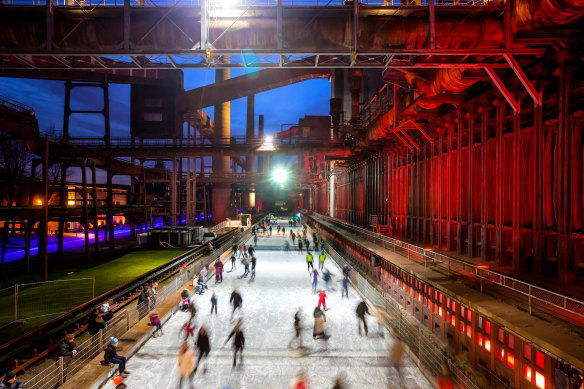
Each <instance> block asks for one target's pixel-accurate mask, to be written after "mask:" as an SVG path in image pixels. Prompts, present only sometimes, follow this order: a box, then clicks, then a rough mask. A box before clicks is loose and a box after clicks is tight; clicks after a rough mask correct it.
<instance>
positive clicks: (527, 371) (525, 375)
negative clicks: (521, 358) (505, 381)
mask: <svg viewBox="0 0 584 389" xmlns="http://www.w3.org/2000/svg"><path fill="white" fill-rule="evenodd" d="M523 378H525V379H526V380H527V381H530V382H531V367H529V366H528V365H523Z"/></svg>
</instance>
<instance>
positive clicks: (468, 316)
mask: <svg viewBox="0 0 584 389" xmlns="http://www.w3.org/2000/svg"><path fill="white" fill-rule="evenodd" d="M471 319H472V311H471V310H470V309H467V310H466V320H468V321H471Z"/></svg>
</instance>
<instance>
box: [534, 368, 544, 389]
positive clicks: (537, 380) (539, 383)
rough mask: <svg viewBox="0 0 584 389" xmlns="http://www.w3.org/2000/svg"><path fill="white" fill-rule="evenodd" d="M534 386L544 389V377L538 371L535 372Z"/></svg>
mask: <svg viewBox="0 0 584 389" xmlns="http://www.w3.org/2000/svg"><path fill="white" fill-rule="evenodd" d="M535 386H537V387H538V388H540V389H545V377H544V376H543V374H541V373H540V372H539V371H536V372H535Z"/></svg>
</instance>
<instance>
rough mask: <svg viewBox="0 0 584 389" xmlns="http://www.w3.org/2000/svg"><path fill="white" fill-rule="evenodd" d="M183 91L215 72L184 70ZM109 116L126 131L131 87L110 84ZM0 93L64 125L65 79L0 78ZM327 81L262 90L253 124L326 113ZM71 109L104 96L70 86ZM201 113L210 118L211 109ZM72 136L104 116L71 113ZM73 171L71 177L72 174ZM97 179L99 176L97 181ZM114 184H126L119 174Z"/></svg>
mask: <svg viewBox="0 0 584 389" xmlns="http://www.w3.org/2000/svg"><path fill="white" fill-rule="evenodd" d="M245 72H249V71H246V69H232V70H231V77H236V76H239V75H241V74H244V73H245ZM184 73H185V80H184V85H185V89H186V90H189V89H193V88H197V87H200V86H203V85H208V84H210V83H213V82H214V81H215V71H214V70H186V71H185V72H184ZM109 93H110V114H111V123H110V125H111V132H112V136H129V134H130V86H129V85H122V84H110V88H109ZM0 95H2V96H6V97H9V98H11V99H14V100H17V101H19V102H21V103H24V104H26V105H29V106H31V107H32V108H33V109H34V111H35V113H36V117H37V119H38V121H39V129H40V131H41V132H43V131H46V130H47V129H48V128H50V127H51V126H53V125H54V127H55V129H56V130H57V131H58V132H61V130H62V126H63V105H64V99H65V83H64V81H47V80H32V79H16V78H2V77H0ZM329 99H330V82H329V81H328V80H326V79H315V80H309V81H304V82H301V83H298V84H293V85H289V86H286V87H283V88H279V89H275V90H272V91H267V92H263V93H260V94H258V95H256V97H255V114H256V119H255V125H256V131H257V123H258V120H257V116H258V115H259V114H263V115H264V118H265V120H264V123H265V124H264V128H265V133H266V135H267V134H271V133H274V132H278V131H280V125H281V124H284V123H297V122H298V119H299V118H301V117H303V116H305V115H328V113H329ZM71 101H72V104H71V105H72V108H73V109H77V110H80V109H86V110H99V109H102V108H103V96H102V93H101V89H99V88H95V89H94V88H79V89H73V92H72V95H71ZM205 111H206V112H207V114H209V116H210V117H213V107H209V108H206V109H205ZM245 118H246V99H245V98H243V99H238V100H234V101H232V102H231V134H232V135H234V136H236V135H245ZM70 120H71V121H70V132H71V135H72V136H102V134H103V128H104V123H103V117H102V115H100V114H96V115H72V116H71V119H70ZM75 175H76V174H75ZM75 175H74V176H75ZM100 181H101V180H100ZM116 182H119V183H125V182H126V179H123V178H122V177H119V178H118V179H117V180H116Z"/></svg>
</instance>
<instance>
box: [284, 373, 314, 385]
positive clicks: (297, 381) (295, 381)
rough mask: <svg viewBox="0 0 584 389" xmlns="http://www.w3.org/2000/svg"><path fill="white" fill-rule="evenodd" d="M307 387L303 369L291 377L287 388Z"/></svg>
mask: <svg viewBox="0 0 584 389" xmlns="http://www.w3.org/2000/svg"><path fill="white" fill-rule="evenodd" d="M309 388H310V385H309V381H308V378H306V374H305V373H304V372H303V371H300V372H299V373H298V375H297V376H296V377H294V378H292V381H290V385H289V386H288V389H309Z"/></svg>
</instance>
